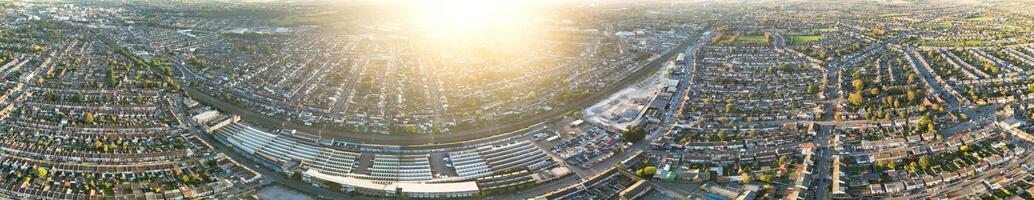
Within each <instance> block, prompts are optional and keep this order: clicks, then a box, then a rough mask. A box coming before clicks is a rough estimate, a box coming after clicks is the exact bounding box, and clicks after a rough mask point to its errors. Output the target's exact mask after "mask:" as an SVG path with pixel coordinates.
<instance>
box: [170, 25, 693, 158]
mask: <svg viewBox="0 0 1034 200" xmlns="http://www.w3.org/2000/svg"><path fill="white" fill-rule="evenodd" d="M709 28H710V25H707V26H705V28H703V29H701V31H700V32H697V33H696V34H694V35H692V36H690V37H689V38H690V39H687V40H684V41H682V42H680V43H679V45H678V46H676V47H675V48H673V49H671V51H669V52H667V53H665V54H663V55H661V56H660V57H658V58H655V59H654V60H652V61H650V63H647V64H646V66H644V67H642V68H640V69H639V70H637V71H636V72H634V73H632V74H631V75H629V76H626V77H624V78H623V79H621V80H619V81H618V82H617V83H614V84H611V85H609V86H607V87H606V88H604V89H603V90H601V91H599V92H596V93H593V94H591V95H589V96H588V97H585V98H582V99H579V100H577V101H575V102H573V103H569V104H567V105H564V106H562V107H559V108H557V109H553V110H551V111H547V112H544V113H538V114H534V115H532V116H529V117H525V118H522V119H521V120H518V121H515V122H501V123H497V124H493V125H490V126H486V127H479V128H474V129H467V130H460V131H456V132H451V133H446V134H376V133H357V132H350V131H346V130H342V129H333V128H320V127H315V126H307V125H303V124H299V123H296V122H291V121H285V120H283V119H280V118H277V117H271V116H267V115H264V114H261V113H258V112H255V111H253V110H251V109H248V108H243V107H241V106H238V105H236V104H232V103H228V102H226V101H223V100H222V99H219V98H218V97H214V96H212V95H211V94H209V93H208V92H205V91H202V90H200V89H199V88H194V87H191V86H184V87H183V89H184V90H185V91H187V92H188V93H189V94H190V96H191V97H193V98H194V99H195V100H198V101H200V102H202V103H205V104H207V105H210V106H213V107H216V108H218V109H219V110H222V111H223V112H229V113H232V114H236V115H240V116H241V119H244V120H246V121H249V122H252V123H255V124H259V125H262V126H266V127H270V128H283V129H295V130H298V131H302V132H307V133H320V134H321V136H322V137H324V138H334V139H341V140H348V141H351V142H356V143H369V144H383V145H407V146H410V147H413V146H422V145H427V146H432V145H433V146H453V145H457V146H458V145H463V144H464V143H467V142H469V141H471V140H478V139H483V138H492V137H504V136H508V135H510V134H511V133H514V132H517V131H518V130H521V129H524V128H528V127H530V126H533V125H535V124H538V123H541V122H544V121H548V120H551V119H554V118H556V117H558V116H562V115H566V114H567V113H570V112H571V111H574V110H579V109H584V108H586V107H589V106H592V105H593V104H595V103H597V102H599V101H601V100H603V99H606V98H607V97H609V96H610V95H611V94H614V93H616V92H618V91H621V90H622V89H625V88H627V87H628V86H630V85H632V84H635V83H637V82H639V81H640V80H642V79H643V78H645V77H647V76H650V75H651V74H653V73H655V72H657V71H658V70H660V69H661V68H663V67H664V66H665V64H666V63H667V62H668V61H670V60H671V59H672V57H674V56H675V55H678V53H680V52H683V51H685V50H686V49H687V48H688V47H689V46H690V45H691V44H692V43H693V42H692V41H691V40H692V39H696V38H698V37H700V35H701V33H702V32H703V30H707V29H709ZM177 68H179V69H180V70H181V71H187V73H183V78H184V79H186V81H188V82H189V81H190V80H192V79H201V80H203V79H205V78H204V77H201V76H199V75H197V74H194V73H192V72H189V71H190V70H189V69H186V68H184V67H183V66H181V65H177ZM184 85H186V84H184Z"/></svg>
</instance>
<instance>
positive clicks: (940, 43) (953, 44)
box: [916, 40, 987, 47]
mask: <svg viewBox="0 0 1034 200" xmlns="http://www.w3.org/2000/svg"><path fill="white" fill-rule="evenodd" d="M916 44H919V45H923V46H950V47H969V46H984V45H986V44H987V41H983V40H959V41H938V40H920V41H917V42H916Z"/></svg>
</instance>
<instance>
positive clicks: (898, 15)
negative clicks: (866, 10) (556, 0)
mask: <svg viewBox="0 0 1034 200" xmlns="http://www.w3.org/2000/svg"><path fill="white" fill-rule="evenodd" d="M908 15H911V14H908V13H886V14H880V15H877V16H878V17H900V16H908Z"/></svg>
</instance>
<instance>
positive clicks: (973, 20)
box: [966, 16, 991, 22]
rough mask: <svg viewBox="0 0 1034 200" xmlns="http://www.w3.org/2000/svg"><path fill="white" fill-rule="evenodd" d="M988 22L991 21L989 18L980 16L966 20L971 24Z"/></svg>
mask: <svg viewBox="0 0 1034 200" xmlns="http://www.w3.org/2000/svg"><path fill="white" fill-rule="evenodd" d="M989 20H991V17H984V16H981V17H970V18H966V21H971V22H984V21H989Z"/></svg>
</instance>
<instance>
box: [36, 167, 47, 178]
mask: <svg viewBox="0 0 1034 200" xmlns="http://www.w3.org/2000/svg"><path fill="white" fill-rule="evenodd" d="M44 176H47V169H45V168H42V167H40V168H36V177H40V178H43V177H44Z"/></svg>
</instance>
